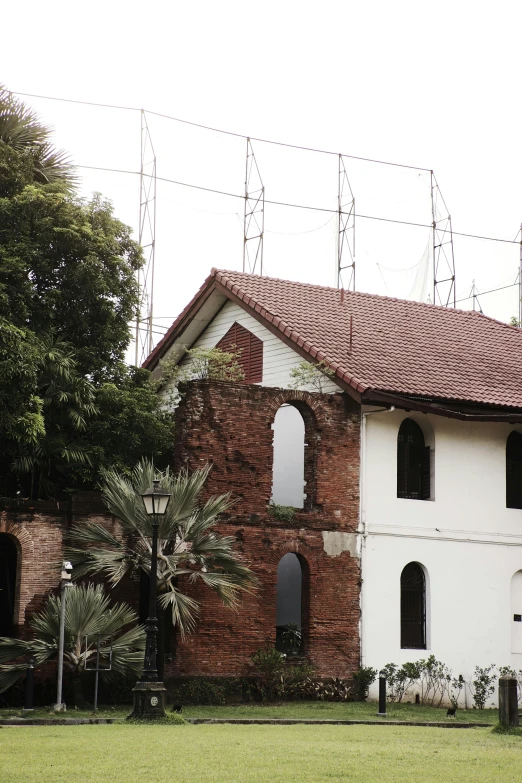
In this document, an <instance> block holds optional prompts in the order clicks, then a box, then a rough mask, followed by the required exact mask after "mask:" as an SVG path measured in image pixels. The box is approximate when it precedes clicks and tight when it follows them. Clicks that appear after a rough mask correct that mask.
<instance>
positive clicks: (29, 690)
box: [24, 658, 36, 712]
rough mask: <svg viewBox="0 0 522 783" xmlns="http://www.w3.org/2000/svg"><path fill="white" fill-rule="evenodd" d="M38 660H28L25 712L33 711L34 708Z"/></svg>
mask: <svg viewBox="0 0 522 783" xmlns="http://www.w3.org/2000/svg"><path fill="white" fill-rule="evenodd" d="M35 664H36V660H35V659H34V658H29V660H28V661H27V672H26V675H25V699H24V712H32V711H33V710H34V667H35Z"/></svg>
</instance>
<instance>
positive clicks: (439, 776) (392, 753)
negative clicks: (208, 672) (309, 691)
mask: <svg viewBox="0 0 522 783" xmlns="http://www.w3.org/2000/svg"><path fill="white" fill-rule="evenodd" d="M521 751H522V738H520V737H518V736H510V735H501V734H494V733H493V731H492V730H491V729H466V730H461V731H457V730H455V731H449V730H447V729H433V728H417V727H413V728H408V727H395V726H392V727H388V728H383V727H380V726H321V727H318V726H270V725H268V726H259V725H256V726H227V725H219V726H208V725H203V726H201V725H200V726H193V725H189V724H185V725H182V726H167V725H152V726H141V725H140V726H136V725H122V724H118V725H111V726H44V727H34V728H33V727H12V728H3V729H0V780H1V781H2V783H107V782H108V781H110V783H143V781H147V783H163V782H164V781H170V780H172V781H176V783H341V782H342V783H352V782H353V783H376V782H377V781H378V782H379V783H447V781H451V780H454V781H458V783H520V779H521V773H520V768H521V767H520V759H521Z"/></svg>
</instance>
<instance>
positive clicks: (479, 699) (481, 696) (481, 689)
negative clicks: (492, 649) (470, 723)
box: [471, 663, 496, 710]
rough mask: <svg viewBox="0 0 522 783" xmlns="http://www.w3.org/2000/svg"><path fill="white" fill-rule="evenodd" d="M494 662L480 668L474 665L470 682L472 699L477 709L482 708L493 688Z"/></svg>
mask: <svg viewBox="0 0 522 783" xmlns="http://www.w3.org/2000/svg"><path fill="white" fill-rule="evenodd" d="M494 671H495V664H494V663H492V664H490V666H485V667H484V668H481V667H480V666H475V675H474V679H473V680H472V682H471V686H472V692H473V701H474V702H475V707H476V708H477V709H478V710H483V709H484V707H485V706H486V702H487V700H488V699H489V697H490V696H491V694H492V693H493V691H494V690H495V680H496V678H495V675H494Z"/></svg>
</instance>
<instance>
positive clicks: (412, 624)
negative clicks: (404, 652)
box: [401, 563, 426, 650]
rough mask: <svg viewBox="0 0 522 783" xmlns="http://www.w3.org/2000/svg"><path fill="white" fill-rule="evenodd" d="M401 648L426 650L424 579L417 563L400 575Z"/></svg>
mask: <svg viewBox="0 0 522 783" xmlns="http://www.w3.org/2000/svg"><path fill="white" fill-rule="evenodd" d="M401 647H402V648H403V649H404V648H406V649H413V650H425V649H426V577H425V576H424V571H423V569H422V567H421V566H420V565H419V564H418V563H408V565H407V566H406V567H405V568H404V570H403V572H402V574H401Z"/></svg>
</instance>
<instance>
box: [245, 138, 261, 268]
mask: <svg viewBox="0 0 522 783" xmlns="http://www.w3.org/2000/svg"><path fill="white" fill-rule="evenodd" d="M243 231H244V233H243V272H250V273H251V274H255V273H256V272H257V273H258V274H260V275H262V274H263V240H264V233H265V186H264V185H263V180H262V179H261V174H260V172H259V168H258V165H257V161H256V156H255V155H254V150H253V148H252V143H251V141H250V139H247V146H246V170H245V216H244V220H243Z"/></svg>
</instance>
